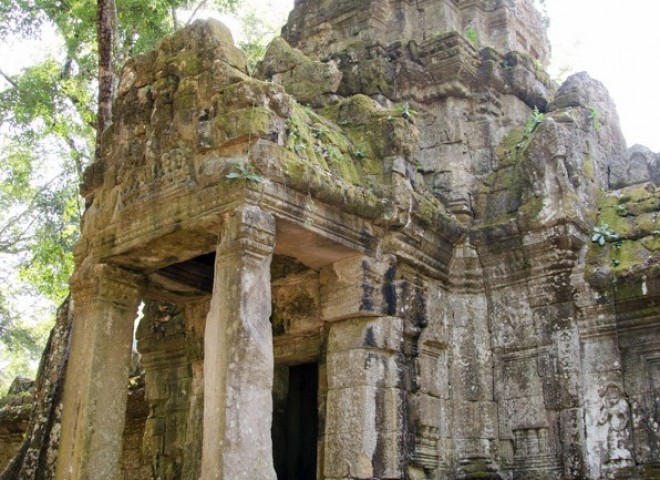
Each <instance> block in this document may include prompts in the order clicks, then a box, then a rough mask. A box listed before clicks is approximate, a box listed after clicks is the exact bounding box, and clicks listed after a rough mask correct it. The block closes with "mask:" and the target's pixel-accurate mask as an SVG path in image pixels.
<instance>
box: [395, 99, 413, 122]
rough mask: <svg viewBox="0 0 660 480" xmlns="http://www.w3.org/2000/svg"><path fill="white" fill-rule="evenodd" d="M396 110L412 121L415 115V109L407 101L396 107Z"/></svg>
mask: <svg viewBox="0 0 660 480" xmlns="http://www.w3.org/2000/svg"><path fill="white" fill-rule="evenodd" d="M396 111H397V112H398V113H399V115H401V116H402V117H403V118H404V119H406V120H408V121H413V119H414V117H416V116H417V111H416V110H414V109H413V108H412V107H411V106H410V104H409V103H408V102H406V103H404V104H403V105H401V106H398V107H396Z"/></svg>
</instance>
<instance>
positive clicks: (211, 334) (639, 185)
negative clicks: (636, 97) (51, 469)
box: [56, 0, 660, 480]
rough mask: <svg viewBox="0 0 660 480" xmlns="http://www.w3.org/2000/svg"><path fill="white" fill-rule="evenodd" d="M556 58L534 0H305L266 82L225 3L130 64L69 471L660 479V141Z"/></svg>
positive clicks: (93, 201) (94, 248) (312, 477)
mask: <svg viewBox="0 0 660 480" xmlns="http://www.w3.org/2000/svg"><path fill="white" fill-rule="evenodd" d="M549 51H550V48H549V45H548V42H547V39H546V36H545V31H544V27H543V24H542V22H541V19H540V16H539V15H538V13H537V12H536V10H534V8H533V6H532V5H531V2H529V1H527V0H506V1H504V0H503V1H458V0H433V1H430V0H423V1H422V0H420V1H409V0H389V1H372V0H361V1H343V0H336V1H325V0H323V1H322V0H298V1H297V2H296V5H295V8H294V10H293V12H292V13H291V15H290V17H289V22H288V24H287V25H286V26H285V27H284V29H283V36H282V37H281V38H278V39H276V40H274V41H273V43H272V44H271V45H270V46H269V47H268V50H267V52H266V56H265V58H264V60H263V61H262V62H261V64H260V65H259V67H258V69H257V70H258V71H257V72H253V75H250V74H249V73H248V70H247V67H246V63H245V57H244V55H243V53H242V52H241V51H240V50H239V49H238V48H236V47H235V46H234V43H233V39H232V37H231V34H230V33H229V31H228V30H227V29H226V28H225V27H224V26H223V25H221V24H219V23H218V22H213V21H208V22H196V23H195V24H193V25H191V26H190V27H188V28H186V29H184V30H181V31H178V32H176V33H175V34H174V35H173V36H171V37H168V38H166V39H164V40H163V41H162V43H161V44H160V45H159V47H158V48H157V49H156V50H155V51H153V52H150V53H147V54H144V55H141V56H139V57H136V58H134V59H132V60H129V61H128V63H127V65H126V66H125V67H124V69H123V72H122V75H121V81H120V84H119V90H118V96H117V100H116V102H115V105H114V122H113V124H112V126H111V127H110V128H109V129H108V130H107V131H106V133H105V135H104V137H103V150H102V155H101V157H100V159H99V160H98V161H97V162H96V163H95V164H94V165H92V166H91V167H90V168H89V169H88V171H87V172H86V180H85V184H84V185H83V195H84V197H85V199H86V204H87V209H86V212H85V215H84V219H83V226H82V238H81V240H80V242H79V244H78V246H77V248H76V252H75V253H76V270H75V273H74V276H73V278H72V280H71V295H72V303H71V309H70V313H69V314H70V315H71V316H72V317H71V318H72V319H73V333H72V341H71V346H70V354H69V361H68V370H67V372H66V381H65V385H64V394H63V401H62V410H61V413H62V417H61V430H59V431H58V434H59V433H60V432H61V435H60V436H59V437H58V442H59V443H58V447H57V448H58V453H57V458H56V478H57V479H62V480H64V479H75V480H82V479H97V478H98V479H112V478H125V479H131V480H133V479H135V480H137V479H151V478H154V479H155V478H158V479H190V480H193V479H194V480H197V479H202V480H212V479H213V480H215V479H221V480H241V479H244V480H293V479H297V480H316V479H319V480H321V479H323V480H340V479H341V480H346V479H352V480H357V479H380V480H395V479H396V480H403V479H407V480H423V479H424V480H431V479H432V480H440V479H443V480H450V479H484V478H490V479H503V480H504V479H507V480H508V479H511V480H513V479H526V480H527V479H543V480H545V479H585V478H589V479H610V478H639V479H642V478H648V479H650V478H658V477H657V475H659V474H660V447H659V442H660V436H659V434H658V431H659V430H658V422H659V421H660V417H659V416H658V415H659V413H658V412H659V411H660V404H659V403H658V398H659V396H660V336H659V335H658V331H659V330H658V327H659V326H660V306H659V305H658V301H659V299H660V282H659V278H660V276H659V268H658V263H659V262H658V227H657V212H658V209H659V202H660V200H659V198H660V196H659V195H658V190H657V185H658V183H659V181H660V178H658V171H659V169H658V161H659V156H658V155H657V154H655V153H653V152H650V151H648V150H647V149H645V148H643V147H640V146H636V147H633V148H632V149H628V148H627V147H626V144H625V140H624V139H623V136H622V135H621V131H620V128H619V125H618V118H617V115H616V110H615V108H614V105H613V103H612V101H611V99H610V98H609V95H608V94H607V91H606V90H605V88H604V87H603V86H602V84H600V83H599V82H597V81H595V80H593V79H591V78H589V77H588V76H587V75H586V74H577V75H574V76H572V77H570V78H569V79H568V80H567V81H566V82H564V84H563V85H561V86H557V85H555V84H554V83H553V82H552V81H551V80H550V79H549V78H548V76H547V74H546V73H545V72H544V71H543V66H544V65H545V64H547V61H548V57H549ZM594 228H596V229H597V230H594ZM141 304H143V307H142V318H141V320H140V322H139V325H138V327H137V329H136V328H134V325H135V322H136V318H137V316H138V307H139V306H140V305H141ZM134 343H135V344H136V349H137V351H138V352H139V354H140V355H141V358H142V360H141V365H142V367H140V368H142V369H143V373H142V374H140V373H139V371H137V373H136V371H133V374H132V375H133V376H132V377H131V385H132V386H131V388H130V389H129V388H128V387H129V373H128V372H129V366H130V365H131V360H132V357H133V356H134V355H133V354H132V352H133V350H134ZM138 370H139V369H138ZM138 390H139V392H140V393H139V394H136V393H135V392H136V391H138ZM127 405H128V409H127ZM127 411H128V413H127Z"/></svg>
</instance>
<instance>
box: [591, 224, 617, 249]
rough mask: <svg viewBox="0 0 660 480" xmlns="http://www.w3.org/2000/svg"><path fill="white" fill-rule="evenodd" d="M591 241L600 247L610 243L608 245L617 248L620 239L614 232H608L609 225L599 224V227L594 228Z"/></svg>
mask: <svg viewBox="0 0 660 480" xmlns="http://www.w3.org/2000/svg"><path fill="white" fill-rule="evenodd" d="M591 241H592V242H593V243H597V244H598V245H600V246H601V247H602V246H603V245H605V243H607V242H610V243H615V245H618V246H619V247H620V246H621V244H620V243H617V242H620V237H619V235H617V234H616V233H615V232H613V231H612V230H610V227H609V225H607V224H606V223H601V224H600V225H599V226H597V227H594V231H593V235H592V236H591Z"/></svg>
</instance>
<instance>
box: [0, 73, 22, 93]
mask: <svg viewBox="0 0 660 480" xmlns="http://www.w3.org/2000/svg"><path fill="white" fill-rule="evenodd" d="M0 76H2V78H4V79H5V80H7V82H9V84H10V85H11V86H12V87H14V88H18V83H16V82H15V81H14V80H13V79H12V78H11V77H10V76H9V75H7V74H6V73H5V72H4V71H3V70H2V69H1V68H0Z"/></svg>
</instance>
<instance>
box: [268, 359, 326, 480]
mask: <svg viewBox="0 0 660 480" xmlns="http://www.w3.org/2000/svg"><path fill="white" fill-rule="evenodd" d="M318 386H319V374H318V364H317V363H308V364H304V365H296V366H292V367H276V369H275V385H274V388H273V430H272V436H273V460H274V463H275V471H276V472H277V479H278V480H316V449H317V444H318V423H319V418H318V398H317V391H318Z"/></svg>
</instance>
